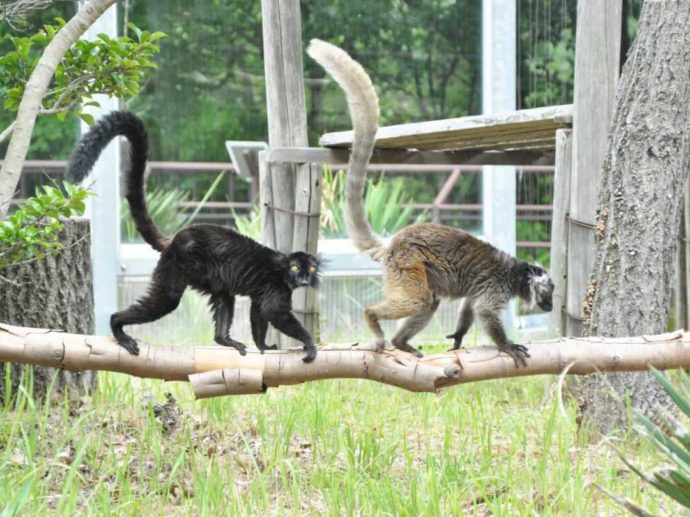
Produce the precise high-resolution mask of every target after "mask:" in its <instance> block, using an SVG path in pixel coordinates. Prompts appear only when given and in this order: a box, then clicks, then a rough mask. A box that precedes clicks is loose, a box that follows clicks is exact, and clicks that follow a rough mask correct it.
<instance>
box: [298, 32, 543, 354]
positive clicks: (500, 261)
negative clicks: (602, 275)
mask: <svg viewBox="0 0 690 517" xmlns="http://www.w3.org/2000/svg"><path fill="white" fill-rule="evenodd" d="M307 52H308V53H309V55H310V56H311V57H312V58H314V59H315V60H316V61H317V62H318V63H319V64H321V66H323V67H324V68H325V69H326V71H327V72H328V73H329V74H330V75H331V76H332V77H333V79H334V80H335V81H336V82H337V83H338V84H339V85H340V87H341V88H342V89H343V90H344V91H345V94H346V96H347V101H348V106H349V109H350V117H351V119H352V126H353V129H354V140H353V144H352V154H351V155H350V160H349V163H348V173H347V179H346V183H345V223H346V227H347V232H348V235H349V236H350V238H351V239H352V241H353V242H354V244H355V245H356V246H357V248H358V249H359V250H361V251H368V252H369V253H370V254H371V256H372V257H373V258H374V260H377V261H379V262H382V263H383V268H384V280H383V292H384V296H385V301H384V302H382V303H379V304H377V305H374V306H372V307H368V308H367V309H366V310H365V311H364V315H365V319H366V322H367V324H368V325H369V328H371V330H372V331H373V333H374V335H375V345H376V347H377V349H379V350H381V349H382V348H383V347H384V345H385V338H384V334H383V330H382V329H381V325H380V324H379V321H380V320H397V319H401V318H407V319H406V320H405V322H404V323H403V325H402V327H401V328H400V329H399V330H398V332H397V333H396V334H395V336H394V337H393V340H392V344H393V345H394V346H395V347H396V348H398V349H400V350H404V351H407V352H411V353H413V354H415V355H416V356H418V357H420V356H421V355H422V354H421V353H420V352H419V351H417V350H416V349H415V348H414V347H412V346H411V345H410V344H409V340H410V339H411V338H412V337H413V336H414V335H416V334H417V333H418V332H419V331H420V330H422V329H423V328H424V327H425V326H426V325H427V323H429V321H430V320H431V318H432V316H433V314H434V312H435V311H436V309H437V308H438V305H439V301H440V299H441V298H451V299H452V298H464V299H465V300H464V304H463V308H462V309H461V311H460V315H459V318H458V324H457V328H456V331H455V332H454V333H453V334H451V335H450V336H448V338H452V339H454V346H453V349H458V348H460V346H461V345H462V339H463V337H464V336H465V334H466V333H467V331H468V330H469V328H470V326H471V325H472V322H473V321H474V318H475V316H476V317H477V318H479V320H480V321H481V322H482V323H483V325H484V327H485V330H486V332H487V333H488V334H489V336H490V337H491V339H492V340H493V341H494V343H496V345H497V346H498V349H499V350H500V351H502V352H505V353H507V354H508V355H509V356H510V357H512V358H513V360H514V362H515V366H519V365H520V364H522V365H526V364H527V362H526V358H527V357H529V353H528V351H527V348H526V347H525V346H523V345H516V344H514V343H512V342H511V341H510V340H509V339H508V337H507V336H506V332H505V330H504V328H503V324H502V322H501V311H502V310H503V309H504V308H505V307H506V305H507V303H508V302H509V301H510V299H511V298H513V297H516V296H517V297H520V298H522V299H523V300H525V301H528V302H531V303H532V304H534V303H536V304H537V305H538V306H539V307H540V308H541V309H543V310H545V311H550V310H551V308H552V293H553V282H552V281H551V279H550V278H549V275H548V273H547V272H546V271H545V270H544V269H543V268H541V267H539V266H537V265H533V264H529V263H527V262H523V261H520V260H517V259H516V258H514V257H511V256H510V255H508V254H507V253H504V252H502V251H499V250H498V249H496V248H495V247H493V246H492V245H490V244H488V243H486V242H483V241H481V240H480V239H478V238H476V237H473V236H472V235H470V234H468V233H466V232H464V231H462V230H458V229H455V228H451V227H448V226H442V225H439V224H416V225H412V226H408V227H406V228H404V229H402V230H400V231H399V232H397V233H396V234H395V235H394V236H393V237H392V239H391V240H390V242H389V244H387V245H386V244H384V242H383V241H382V240H381V239H380V238H379V237H378V236H376V235H375V234H374V232H373V230H372V228H371V226H370V225H369V222H368V221H367V219H366V215H365V213H364V205H363V194H364V184H365V181H366V170H367V165H368V163H369V159H370V158H371V154H372V152H373V148H374V140H375V136H376V130H377V128H378V115H379V106H378V98H377V96H376V92H375V91H374V87H373V86H372V83H371V80H370V79H369V76H368V75H367V73H366V72H365V71H364V69H363V68H362V67H361V66H360V65H359V64H358V63H357V62H355V61H354V60H353V59H352V58H351V57H350V56H349V55H347V53H345V52H344V51H343V50H341V49H339V48H338V47H335V46H333V45H330V44H328V43H324V42H322V41H318V40H312V42H311V45H310V47H309V49H308V50H307Z"/></svg>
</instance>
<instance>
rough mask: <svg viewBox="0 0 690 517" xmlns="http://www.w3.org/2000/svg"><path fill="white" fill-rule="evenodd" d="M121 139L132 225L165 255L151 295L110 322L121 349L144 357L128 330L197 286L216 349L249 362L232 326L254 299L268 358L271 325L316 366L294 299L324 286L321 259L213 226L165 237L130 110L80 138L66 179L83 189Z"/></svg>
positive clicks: (258, 339) (138, 124) (257, 330)
mask: <svg viewBox="0 0 690 517" xmlns="http://www.w3.org/2000/svg"><path fill="white" fill-rule="evenodd" d="M118 135H122V136H124V137H126V138H127V140H129V143H130V160H129V165H128V167H127V168H126V169H125V171H124V176H125V185H126V193H125V197H126V198H127V201H128V202H129V209H130V212H131V214H132V218H133V219H134V222H135V224H136V227H137V230H138V231H139V233H140V234H141V236H142V237H143V238H144V240H145V241H146V242H147V243H148V244H150V245H151V246H152V247H153V248H154V249H155V250H157V251H160V252H161V254H160V259H159V260H158V263H157V265H156V268H155V269H154V271H153V274H152V277H151V283H150V285H149V288H148V292H147V294H146V295H145V296H143V297H142V298H141V299H139V300H138V301H137V302H135V303H134V304H133V305H131V306H130V307H128V308H127V309H125V310H123V311H120V312H116V313H115V314H113V315H112V316H111V317H110V327H111V329H112V332H113V335H114V336H115V338H116V339H117V341H118V343H119V344H120V345H121V346H123V347H124V348H125V349H126V350H127V351H128V352H130V353H131V354H134V355H138V354H139V346H138V345H137V342H136V341H135V340H134V339H133V338H132V337H131V336H129V335H127V334H125V332H124V331H123V330H122V327H123V326H124V325H131V324H135V323H146V322H149V321H154V320H157V319H159V318H162V317H163V316H165V315H166V314H168V313H170V312H172V311H174V310H175V308H176V307H177V306H178V304H179V303H180V298H181V297H182V293H184V291H185V289H186V288H187V287H188V286H190V287H192V288H194V289H196V290H197V291H200V292H201V293H203V294H207V295H209V296H210V302H211V307H212V309H213V318H214V322H215V341H216V343H218V344H220V345H224V346H231V347H234V348H236V349H237V351H238V352H239V353H240V354H242V355H245V354H246V353H247V352H246V346H245V345H244V344H243V343H240V342H239V341H236V340H234V339H232V338H231V337H230V326H231V325H232V319H233V313H234V307H235V296H236V295H241V296H249V297H250V299H251V307H250V320H251V329H252V337H253V339H254V342H255V343H256V346H257V348H258V349H259V350H260V351H261V353H263V352H264V350H269V349H275V348H276V346H275V345H273V346H267V345H266V332H267V329H268V323H269V322H270V323H271V324H272V325H273V326H274V327H275V328H277V329H278V330H279V331H280V332H282V333H283V334H286V335H288V336H290V337H292V338H295V339H297V340H299V341H301V342H302V343H303V345H304V349H305V350H306V351H307V355H306V356H305V357H304V361H305V362H310V361H313V360H314V358H315V357H316V348H315V346H314V342H313V340H312V337H311V335H310V334H309V332H307V330H306V329H305V328H304V327H303V326H302V325H301V324H300V322H299V321H298V320H297V319H296V318H295V316H294V315H293V314H292V300H291V295H292V291H293V290H294V289H296V288H298V287H303V286H311V287H317V286H318V284H319V268H320V259H319V258H318V257H316V256H314V255H310V254H308V253H303V252H295V253H291V254H289V255H286V254H284V253H280V252H278V251H275V250H272V249H270V248H267V247H266V246H262V245H261V244H259V243H258V242H256V241H254V240H252V239H250V238H249V237H246V236H244V235H242V234H239V233H237V232H236V231H235V230H233V229H231V228H228V227H226V226H219V225H214V224H195V225H191V226H189V227H187V228H184V229H182V230H180V231H179V232H177V233H176V234H175V235H174V236H173V238H172V239H169V238H167V237H166V236H164V235H163V233H162V232H161V231H160V230H159V229H158V228H157V227H156V225H155V224H154V223H153V221H152V220H151V217H150V215H149V212H148V209H147V206H146V198H145V193H144V181H145V178H144V176H145V169H146V160H147V155H148V135H147V133H146V128H145V127H144V123H143V122H142V121H141V119H140V118H139V117H137V116H136V115H134V114H133V113H130V112H127V111H114V112H112V113H110V114H108V115H106V116H105V117H104V118H102V119H101V120H99V121H98V122H97V123H96V124H95V125H94V126H93V127H91V128H90V129H89V131H88V132H87V133H86V134H85V135H83V136H82V137H81V139H80V140H79V142H78V144H77V146H76V147H75V149H74V151H73V153H72V155H71V156H70V158H69V162H68V165H67V178H68V179H69V180H70V181H73V182H76V183H79V182H81V181H82V180H83V179H84V178H85V177H86V176H87V175H88V173H89V171H90V170H91V168H92V167H93V165H94V163H95V162H96V159H97V158H98V156H99V155H100V154H101V151H102V150H103V148H104V147H105V146H106V145H108V143H109V142H110V141H111V140H112V139H113V138H115V137H116V136H118Z"/></svg>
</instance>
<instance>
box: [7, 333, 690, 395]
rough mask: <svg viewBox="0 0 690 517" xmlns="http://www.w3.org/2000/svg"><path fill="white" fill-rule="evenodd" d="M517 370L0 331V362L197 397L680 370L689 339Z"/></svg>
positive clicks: (440, 358)
mask: <svg viewBox="0 0 690 517" xmlns="http://www.w3.org/2000/svg"><path fill="white" fill-rule="evenodd" d="M528 347H529V352H530V354H531V357H530V358H529V359H528V361H527V367H521V368H515V366H514V363H513V359H512V358H510V357H509V356H507V355H504V354H499V353H498V351H497V350H496V349H495V348H492V347H483V346H482V347H475V348H471V349H468V350H465V349H462V350H458V351H452V352H444V353H440V354H431V355H427V356H425V357H422V358H421V359H417V358H416V357H414V356H413V355H411V354H408V353H406V352H400V351H398V350H386V351H385V352H382V353H381V352H374V351H371V350H360V349H358V347H356V346H354V345H353V346H339V347H336V346H330V347H325V348H322V349H321V350H319V354H318V355H317V356H316V359H315V360H314V361H313V362H312V363H309V364H305V363H304V362H303V361H302V356H303V355H304V353H303V351H302V350H299V351H297V350H281V351H276V352H272V351H269V352H266V353H265V354H263V355H262V354H259V353H258V352H249V353H248V354H247V355H246V356H241V355H239V354H238V353H237V351H236V350H234V349H232V348H226V347H221V346H182V345H180V346H169V345H149V344H146V343H141V342H140V343H139V348H140V350H141V353H140V355H139V356H133V355H130V354H129V353H127V351H126V350H125V349H123V348H122V347H120V346H118V345H117V344H116V343H115V342H114V341H113V339H112V338H106V337H101V336H85V335H80V334H66V333H62V332H59V331H54V330H47V329H34V328H25V327H13V326H10V325H5V324H0V361H8V362H13V363H25V364H33V365H40V366H50V367H53V368H65V369H68V370H109V371H113V372H121V373H127V374H129V375H135V376H137V377H148V378H156V379H165V380H173V381H190V382H191V384H192V389H193V390H194V394H195V396H196V397H197V398H207V397H214V396H219V395H241V394H248V393H262V392H265V391H266V390H267V389H268V388H271V387H276V386H281V385H289V384H299V383H302V382H308V381H315V380H321V379H337V378H349V379H369V380H373V381H378V382H382V383H384V384H390V385H392V386H397V387H399V388H403V389H406V390H409V391H415V392H436V391H438V390H439V389H441V388H446V387H449V386H453V385H456V384H464V383H468V382H476V381H483V380H489V379H499V378H507V377H519V376H527V375H540V374H554V375H555V374H559V373H561V372H562V371H563V370H564V369H565V368H566V367H569V368H568V370H567V373H568V374H575V375H584V374H588V373H594V372H600V371H608V372H611V371H640V370H646V369H647V368H648V367H649V366H654V367H655V368H657V369H659V370H667V369H671V368H690V333H685V332H683V331H676V332H672V333H667V334H660V335H656V336H641V337H630V338H600V337H590V338H561V339H555V340H550V341H541V342H538V343H530V344H528Z"/></svg>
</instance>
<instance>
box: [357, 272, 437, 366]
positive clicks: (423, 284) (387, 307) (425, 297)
mask: <svg viewBox="0 0 690 517" xmlns="http://www.w3.org/2000/svg"><path fill="white" fill-rule="evenodd" d="M383 291H384V294H385V295H386V300H385V301H384V302H381V303H379V304H377V305H374V306H373V307H368V308H367V309H366V310H365V311H364V317H365V319H366V322H367V324H368V325H369V328H370V329H371V330H372V332H373V333H374V336H375V341H374V343H375V345H376V347H377V349H378V350H382V349H383V347H384V345H385V337H384V334H383V329H382V328H381V325H380V323H379V320H399V319H401V318H408V317H409V318H410V320H411V321H409V322H405V324H404V325H403V328H402V329H400V331H399V332H398V333H397V334H396V336H395V337H394V338H393V346H395V347H396V348H398V349H400V350H404V351H406V352H410V353H412V354H415V355H416V356H417V357H421V356H422V354H421V352H419V351H418V350H416V349H415V348H414V347H412V346H410V345H409V344H408V343H407V340H408V339H409V338H411V337H412V336H413V335H414V334H416V333H417V332H419V330H421V329H422V328H423V327H424V325H426V324H427V323H428V322H429V320H430V319H431V316H432V315H433V313H434V311H435V310H436V308H437V307H438V303H437V302H436V303H435V299H434V296H433V293H432V292H431V290H430V289H429V286H428V282H427V278H426V271H424V269H423V268H410V269H404V270H400V269H398V270H397V271H393V274H390V273H389V274H387V275H386V280H385V282H384V286H383ZM406 327H407V328H406ZM403 331H404V332H403Z"/></svg>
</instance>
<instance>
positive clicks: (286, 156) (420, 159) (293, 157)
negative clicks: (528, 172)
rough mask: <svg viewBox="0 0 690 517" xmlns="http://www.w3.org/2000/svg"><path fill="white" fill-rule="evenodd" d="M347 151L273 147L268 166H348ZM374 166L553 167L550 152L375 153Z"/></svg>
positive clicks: (270, 150) (403, 151)
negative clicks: (272, 164) (309, 164)
mask: <svg viewBox="0 0 690 517" xmlns="http://www.w3.org/2000/svg"><path fill="white" fill-rule="evenodd" d="M349 156H350V151H349V150H347V149H329V148H319V147H271V148H270V149H268V150H267V152H266V161H267V162H268V163H330V164H346V163H347V160H348V158H349ZM370 163H374V164H378V163H384V164H400V163H404V164H419V165H429V164H432V165H553V163H554V155H553V153H552V152H549V151H540V150H526V151H410V150H399V149H396V150H393V149H374V154H373V156H372V157H371V160H370Z"/></svg>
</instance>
